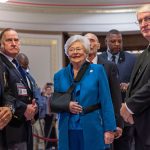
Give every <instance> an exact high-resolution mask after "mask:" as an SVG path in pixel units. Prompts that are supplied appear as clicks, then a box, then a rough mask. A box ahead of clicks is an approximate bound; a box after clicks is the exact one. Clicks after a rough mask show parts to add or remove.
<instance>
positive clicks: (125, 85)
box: [120, 83, 129, 92]
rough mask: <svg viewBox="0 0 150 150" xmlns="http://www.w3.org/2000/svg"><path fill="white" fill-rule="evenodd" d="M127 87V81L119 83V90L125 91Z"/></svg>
mask: <svg viewBox="0 0 150 150" xmlns="http://www.w3.org/2000/svg"><path fill="white" fill-rule="evenodd" d="M128 87H129V83H120V90H121V92H126V91H127V89H128Z"/></svg>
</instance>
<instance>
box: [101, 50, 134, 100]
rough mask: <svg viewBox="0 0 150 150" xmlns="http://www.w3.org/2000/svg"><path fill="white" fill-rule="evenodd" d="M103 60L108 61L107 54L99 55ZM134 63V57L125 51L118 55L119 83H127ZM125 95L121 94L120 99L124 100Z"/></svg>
mask: <svg viewBox="0 0 150 150" xmlns="http://www.w3.org/2000/svg"><path fill="white" fill-rule="evenodd" d="M100 56H101V57H102V58H104V59H108V56H107V52H103V53H102V54H101V55H100ZM135 61H136V56H135V55H133V54H130V53H128V52H125V51H121V52H120V53H119V60H118V63H117V68H118V71H119V81H120V83H121V82H125V83H128V82H129V81H130V77H131V73H132V70H133V67H134V64H135ZM125 94H126V93H122V99H123V100H124V98H125Z"/></svg>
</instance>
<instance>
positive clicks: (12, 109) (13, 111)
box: [5, 104, 15, 115]
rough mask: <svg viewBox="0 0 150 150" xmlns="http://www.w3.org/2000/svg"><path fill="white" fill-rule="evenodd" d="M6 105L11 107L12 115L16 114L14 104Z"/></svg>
mask: <svg viewBox="0 0 150 150" xmlns="http://www.w3.org/2000/svg"><path fill="white" fill-rule="evenodd" d="M5 107H9V109H10V111H11V113H12V115H14V113H15V108H14V107H13V105H10V104H7V105H5Z"/></svg>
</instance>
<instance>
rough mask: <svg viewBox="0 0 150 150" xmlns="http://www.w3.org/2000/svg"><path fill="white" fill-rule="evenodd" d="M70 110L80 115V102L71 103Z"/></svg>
mask: <svg viewBox="0 0 150 150" xmlns="http://www.w3.org/2000/svg"><path fill="white" fill-rule="evenodd" d="M69 110H70V112H71V113H73V114H79V113H81V112H82V106H81V105H79V104H78V102H72V101H71V102H70V104H69Z"/></svg>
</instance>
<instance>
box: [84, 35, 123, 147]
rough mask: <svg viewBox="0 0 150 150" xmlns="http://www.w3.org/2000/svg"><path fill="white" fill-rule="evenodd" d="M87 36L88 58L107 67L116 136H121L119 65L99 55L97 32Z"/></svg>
mask: <svg viewBox="0 0 150 150" xmlns="http://www.w3.org/2000/svg"><path fill="white" fill-rule="evenodd" d="M85 37H87V38H88V39H89V41H90V53H89V56H88V60H89V61H90V62H92V63H94V64H102V65H103V66H104V68H105V71H106V74H107V77H108V82H109V86H110V93H111V97H112V102H113V106H114V111H115V117H116V124H117V130H116V133H115V135H116V138H119V137H120V136H121V135H122V128H123V120H122V118H121V116H120V108H121V92H120V86H119V81H118V70H117V66H116V65H115V64H113V63H111V62H109V61H107V60H104V59H103V58H101V57H99V56H98V55H97V50H98V49H100V43H99V40H98V38H97V36H96V35H95V34H93V33H87V34H86V35H85ZM112 149H113V148H112Z"/></svg>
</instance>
